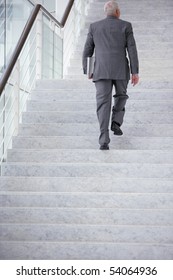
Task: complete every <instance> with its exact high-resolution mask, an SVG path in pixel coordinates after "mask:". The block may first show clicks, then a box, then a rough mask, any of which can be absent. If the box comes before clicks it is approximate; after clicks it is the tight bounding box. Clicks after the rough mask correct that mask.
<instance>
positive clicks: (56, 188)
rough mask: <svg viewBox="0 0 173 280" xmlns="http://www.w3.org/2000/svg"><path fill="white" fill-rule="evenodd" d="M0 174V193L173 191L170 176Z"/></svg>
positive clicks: (172, 182)
mask: <svg viewBox="0 0 173 280" xmlns="http://www.w3.org/2000/svg"><path fill="white" fill-rule="evenodd" d="M84 179H85V180H83V177H82V178H80V177H42V178H40V177H12V176H11V177H0V186H1V187H0V192H3V191H7V192H11V191H12V192H13V191H14V192H15V191H16V192H21V193H22V192H23V191H24V192H32V193H34V192H42V191H43V192H49V193H50V192H72V193H73V192H98V193H100V192H113V193H118V192H119V193H173V190H172V184H173V181H172V180H171V179H170V180H168V179H160V178H159V179H147V178H142V179H140V178H137V179H135V178H115V177H111V178H107V177H102V178H100V177H97V178H96V177H94V178H93V177H85V178H84Z"/></svg>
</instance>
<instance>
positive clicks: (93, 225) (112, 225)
mask: <svg viewBox="0 0 173 280" xmlns="http://www.w3.org/2000/svg"><path fill="white" fill-rule="evenodd" d="M0 225H2V226H14V225H16V226H18V225H19V226H20V225H21V226H23V225H28V226H44V225H52V226H60V227H61V226H64V227H75V226H77V227H105V226H111V227H122V228H126V227H131V228H133V227H139V228H146V226H147V225H139V224H136V225H135V224H133V225H124V224H123V225H121V224H105V225H104V224H77V223H73V224H67V223H64V224H62V223H28V222H27V223H0ZM148 227H150V228H173V225H148Z"/></svg>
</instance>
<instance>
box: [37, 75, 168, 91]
mask: <svg viewBox="0 0 173 280" xmlns="http://www.w3.org/2000/svg"><path fill="white" fill-rule="evenodd" d="M83 76H84V75H83ZM140 87H141V89H142V90H144V89H150V90H151V89H154V90H158V89H164V90H166V91H167V90H169V89H171V90H172V89H173V81H172V80H169V79H168V80H167V81H163V80H161V81H157V82H156V81H151V80H149V81H145V82H141V83H139V85H138V86H136V87H135V88H133V87H132V88H133V90H134V91H139V88H140ZM81 88H82V89H85V91H86V90H87V91H88V90H89V89H92V90H95V86H94V83H92V82H91V81H90V80H88V79H86V80H85V81H83V80H82V81H81V80H80V79H79V80H66V79H60V80H37V82H36V90H37V89H39V90H47V89H48V90H56V91H57V90H58V89H65V90H68V89H69V90H72V89H73V90H78V89H79V90H81Z"/></svg>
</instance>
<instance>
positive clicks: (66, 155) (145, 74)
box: [0, 0, 173, 259]
mask: <svg viewBox="0 0 173 280" xmlns="http://www.w3.org/2000/svg"><path fill="white" fill-rule="evenodd" d="M103 2H104V1H93V4H91V9H90V11H89V13H88V17H87V19H86V28H85V29H84V30H83V32H82V34H81V37H80V39H79V43H78V46H77V48H76V52H75V53H74V55H73V58H72V59H71V66H70V67H69V71H68V73H67V76H66V79H65V80H59V81H38V83H37V87H36V89H35V90H34V91H33V92H32V96H31V100H30V101H28V106H27V112H26V113H24V114H23V121H22V124H21V125H20V130H19V135H18V136H17V137H14V140H13V149H11V150H9V151H8V158H7V162H6V163H4V164H3V166H2V174H3V176H2V177H1V178H0V207H1V208H0V259H173V125H172V124H173V113H172V110H173V98H172V93H173V78H172V75H173V35H172V33H171V30H172V27H173V20H172V19H173V2H172V1H169V0H159V1H157V5H155V3H154V2H153V1H152V0H146V1H138V0H131V1H128V0H122V1H119V4H120V7H121V11H122V18H124V19H126V20H129V21H131V22H132V24H133V26H134V32H135V37H136V41H137V46H138V50H139V59H140V69H141V71H140V76H141V82H140V84H139V85H138V86H136V87H135V88H132V87H131V86H129V95H130V99H129V101H128V105H127V110H126V112H127V113H126V117H125V122H124V124H123V132H124V135H123V136H122V137H116V136H114V135H112V134H111V144H110V151H100V150H99V149H98V148H99V145H98V135H99V129H98V123H97V119H96V114H95V88H94V85H93V83H92V82H91V81H88V80H87V79H86V77H84V76H83V75H82V70H81V51H82V48H83V44H84V40H85V38H86V33H87V28H88V23H89V22H90V21H93V20H97V19H98V18H102V17H103V14H102V6H103ZM139 2H140V3H139Z"/></svg>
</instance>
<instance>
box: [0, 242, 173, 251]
mask: <svg viewBox="0 0 173 280" xmlns="http://www.w3.org/2000/svg"><path fill="white" fill-rule="evenodd" d="M1 243H2V244H3V245H4V244H8V243H10V244H11V245H13V244H16V245H17V244H21V245H24V244H40V245H41V244H57V245H58V244H59V245H61V246H63V245H67V244H69V245H72V244H73V245H74V246H76V245H77V244H83V245H96V246H97V245H98V246H100V245H107V244H112V245H124V246H127V245H128V244H129V245H133V246H136V247H137V246H142V247H143V246H145V245H146V246H157V247H159V246H161V247H168V246H169V248H170V247H171V248H172V249H173V244H172V243H159V242H158V243H154V242H152V243H147V242H146V243H141V242H139V243H134V242H112V241H110V242H109V241H100V242H92V241H46V240H43V241H10V240H9V241H0V244H1Z"/></svg>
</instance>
